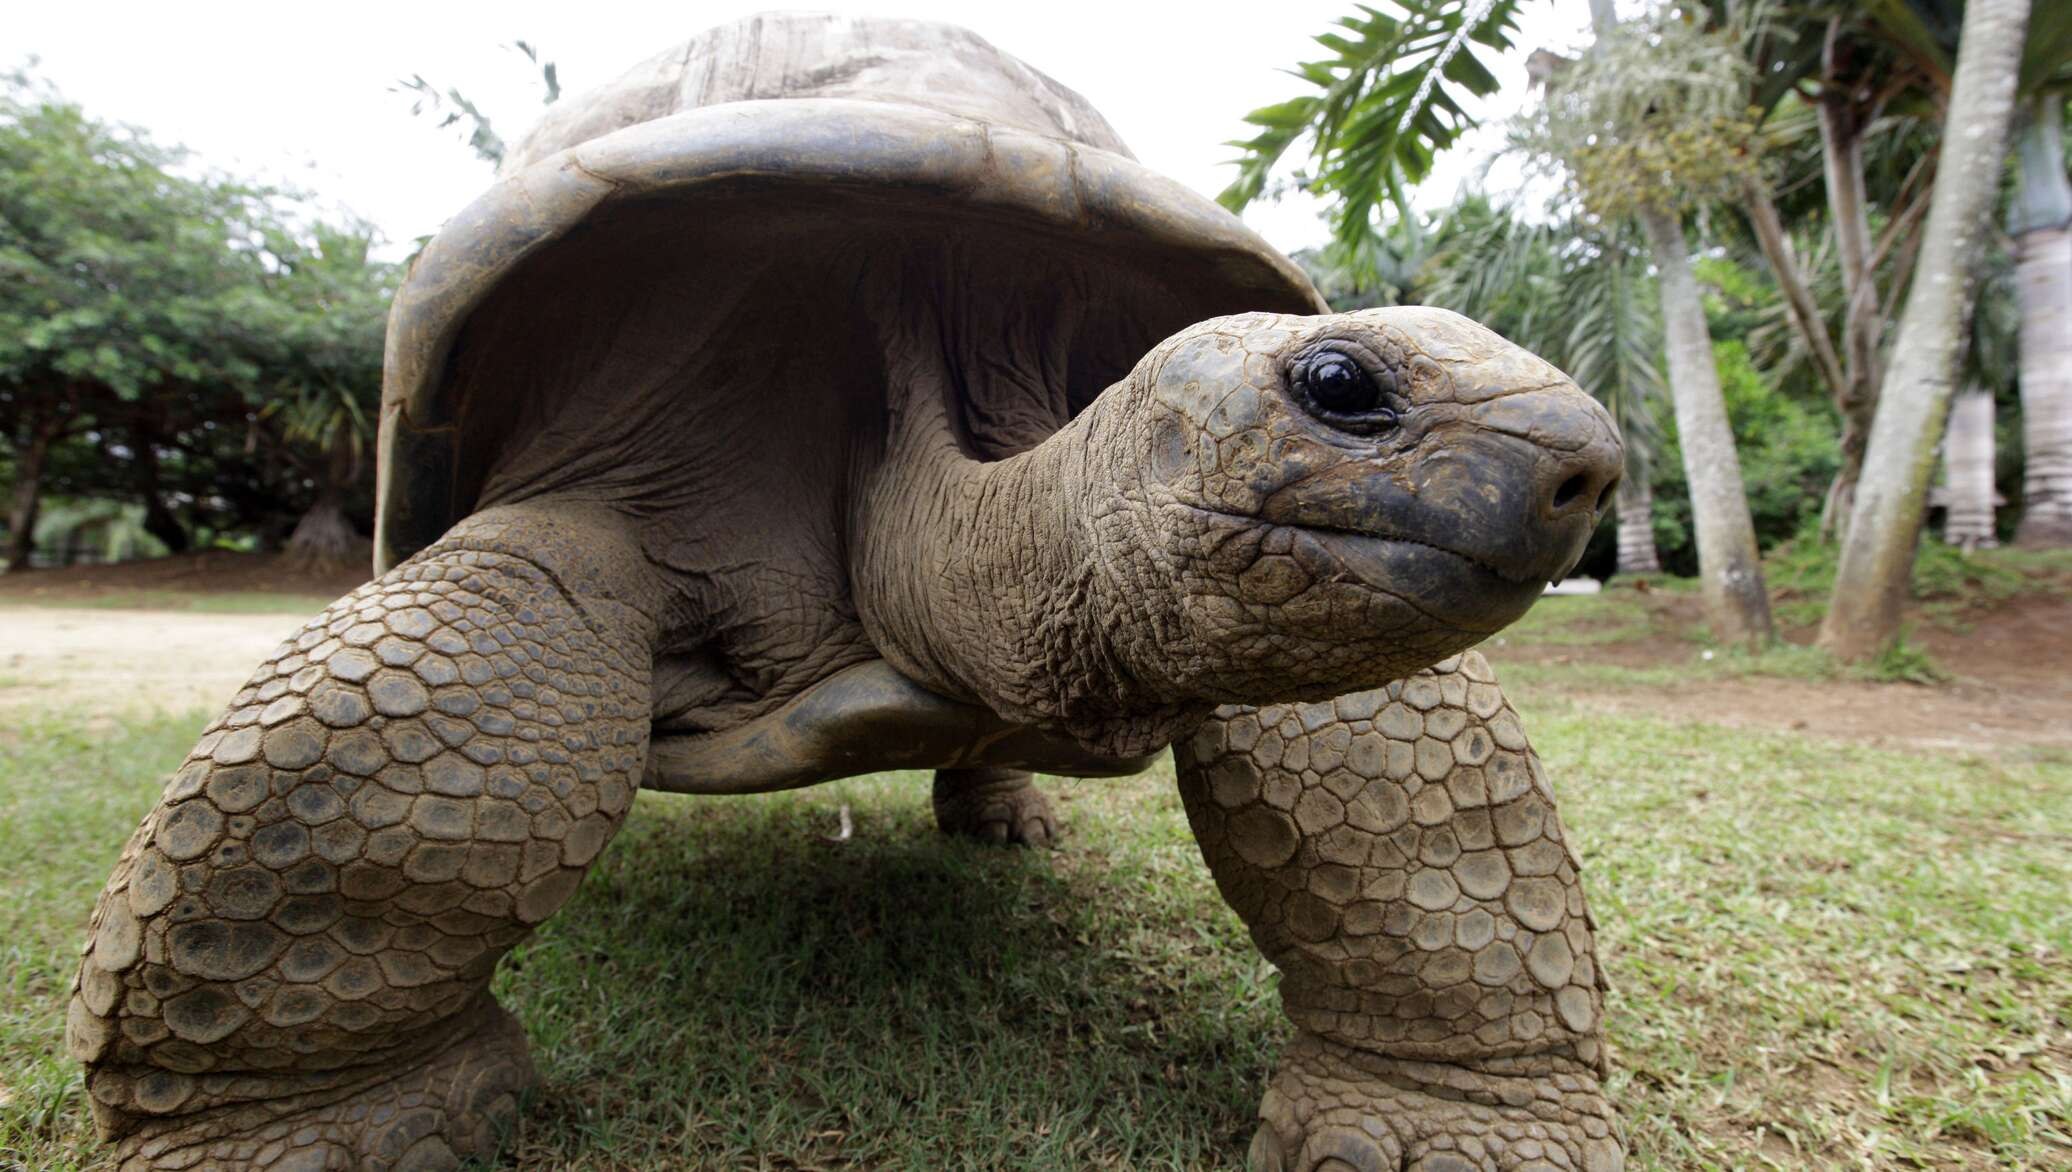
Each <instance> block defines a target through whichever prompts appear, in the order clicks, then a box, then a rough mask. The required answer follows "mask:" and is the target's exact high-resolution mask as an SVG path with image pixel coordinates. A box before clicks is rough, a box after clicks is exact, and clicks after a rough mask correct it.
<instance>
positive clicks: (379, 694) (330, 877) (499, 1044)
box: [67, 529, 653, 1170]
mask: <svg viewBox="0 0 2072 1172" xmlns="http://www.w3.org/2000/svg"><path fill="white" fill-rule="evenodd" d="M553 537H554V532H553V531H550V530H544V529H540V530H529V529H521V530H519V531H518V532H517V533H516V534H515V535H514V536H513V539H512V540H511V541H510V542H508V543H506V544H514V545H517V546H520V547H531V546H534V545H544V544H547V543H548V542H549V541H550V540H551V539H552V538H553ZM652 642H653V636H652V633H651V632H649V631H647V630H644V629H643V624H642V623H641V622H640V621H639V620H638V616H637V615H636V614H635V613H634V612H632V611H630V610H629V609H628V608H626V607H623V606H618V605H616V604H614V603H611V602H610V601H609V600H606V599H599V598H595V597H583V596H580V595H573V594H571V593H569V592H568V591H567V590H565V589H564V588H563V586H562V584H561V581H560V580H558V579H557V578H556V577H553V576H550V575H549V574H548V573H546V572H545V571H543V570H542V569H540V568H539V567H538V566H536V565H534V564H532V563H531V562H529V561H527V560H525V559H524V558H520V557H516V556H512V555H509V554H506V553H499V552H493V551H485V550H476V549H469V548H464V547H462V546H460V545H459V544H457V543H449V544H448V545H447V546H446V547H435V548H434V549H433V550H431V551H427V552H426V553H425V554H424V555H421V556H420V557H418V558H417V559H414V560H412V561H409V562H406V563H404V564H403V565H401V566H398V567H396V568H395V569H394V570H392V571H390V572H389V573H388V574H387V575H385V576H384V577H382V578H381V579H380V580H379V581H377V582H373V583H370V584H369V585H367V586H365V587H362V588H361V589H359V590H357V591H355V592H354V593H352V594H350V595H348V596H347V597H345V598H342V599H340V600H339V601H338V602H336V603H334V604H332V606H331V608H330V609H329V610H327V611H325V612H324V614H323V615H321V616H319V617H318V618H317V619H315V620H313V621H312V622H311V623H310V624H309V625H308V626H307V627H305V628H304V629H303V631H302V632H301V634H300V635H299V637H297V638H294V639H292V640H290V641H289V642H288V643H286V644H283V645H282V647H281V648H280V649H279V650H278V651H276V652H275V653H274V655H273V656H272V657H270V658H269V660H268V661H267V662H266V663H265V664H264V665H262V666H261V667H260V669H259V671H258V672H257V674H255V675H254V676H253V677H252V682H251V683H250V684H249V685H248V686H247V687H246V689H245V690H244V691H243V692H240V693H239V694H238V697H237V699H236V701H235V702H234V704H233V705H232V709H231V711H229V712H228V713H226V714H225V715H224V716H223V717H221V718H220V719H218V720H217V721H216V722H215V723H214V724H212V725H211V726H209V729H208V731H207V732H206V733H205V734H204V735H203V736H202V739H201V743H200V744H198V745H196V746H195V749H194V751H193V752H192V753H191V754H190V755H189V756H188V759H187V763H186V764H185V766H184V767H182V768H181V769H180V770H179V771H178V772H177V773H176V774H174V775H173V778H172V781H171V783H170V784H169V785H168V786H167V788H166V792H165V796H164V799H163V800H162V801H161V802H160V804H159V805H158V807H157V808H156V809H155V810H153V811H152V812H151V813H150V814H148V815H147V816H146V817H145V819H144V823H143V825H142V826H140V827H139V828H138V830H137V833H136V834H135V835H134V836H132V838H131V839H130V843H129V846H128V848H127V849H126V850H125V851H124V852H123V855H122V859H121V861H120V862H119V863H118V864H117V865H116V868H115V873H114V875H113V876H112V877H111V878H110V879H109V881H108V886H107V889H106V890H105V891H104V892H103V893H102V895H101V898H100V902H99V904H98V905H97V906H96V908H95V910H94V915H93V935H92V938H91V940H90V942H89V945H88V948H87V949H86V954H85V956H84V958H83V960H82V962H81V964H80V970H79V978H78V983H77V985H76V987H75V990H74V994H73V998H72V1005H71V1014H70V1019H69V1022H68V1029H67V1039H68V1042H69V1045H70V1047H71V1051H72V1053H73V1055H74V1056H76V1057H77V1058H79V1059H80V1060H82V1061H83V1062H85V1063H86V1066H87V1077H86V1086H87V1091H88V1093H89V1094H90V1095H91V1096H92V1101H93V1110H94V1115H95V1118H96V1120H97V1122H98V1123H99V1126H100V1131H101V1134H102V1136H103V1138H105V1139H107V1140H110V1141H113V1142H115V1143H116V1144H117V1145H118V1146H117V1155H116V1158H117V1160H118V1161H119V1162H120V1164H121V1166H122V1167H123V1168H125V1169H133V1168H137V1169H141V1168H196V1167H205V1168H274V1169H291V1168H292V1169H307V1170H313V1169H346V1168H368V1169H374V1168H405V1167H408V1168H420V1169H431V1168H444V1167H452V1166H455V1165H457V1164H458V1163H460V1162H461V1161H462V1160H464V1159H467V1158H469V1157H485V1156H489V1155H491V1154H492V1153H493V1151H494V1148H495V1145H496V1143H497V1133H498V1131H499V1130H500V1129H502V1128H505V1127H509V1126H511V1125H514V1124H515V1123H516V1121H517V1114H518V1095H519V1094H520V1093H521V1092H522V1091H523V1090H524V1089H525V1088H526V1087H527V1086H528V1085H530V1084H531V1082H532V1081H533V1069H532V1065H531V1063H530V1061H529V1060H528V1059H527V1057H526V1048H525V1035H524V1031H523V1030H521V1029H520V1028H519V1026H518V1023H517V1022H516V1021H515V1020H513V1019H512V1018H511V1016H510V1015H509V1014H508V1013H506V1012H505V1011H504V1010H503V1009H501V1008H500V1007H498V1005H497V1004H496V1002H495V1001H494V1000H493V999H492V998H491V997H490V995H489V989H488V986H489V979H490V974H491V971H492V970H493V969H494V967H495V965H496V962H497V959H498V958H499V957H501V956H502V955H503V954H504V953H505V952H506V951H507V950H509V949H510V948H511V947H512V946H513V945H514V944H516V943H517V942H518V941H519V940H521V939H523V938H524V937H525V936H526V935H527V934H528V933H529V932H530V931H531V930H532V929H533V927H534V926H535V925H537V924H538V923H540V922H541V921H542V920H544V919H546V918H547V917H548V916H549V915H551V914H552V913H553V912H554V910H555V909H556V908H558V907H559V906H560V905H561V904H562V902H563V901H564V900H566V899H567V898H568V897H569V895H570V894H571V893H573V892H574V891H575V888H576V885H577V883H578V882H579V881H580V880H581V878H582V875H583V872H584V870H585V869H586V868H587V867H588V866H589V864H590V862H591V860H592V859H593V858H595V857H596V855H597V853H598V851H599V850H600V849H601V848H602V847H603V846H604V844H605V842H606V840H608V839H609V838H610V837H611V836H612V833H613V832H614V831H615V830H616V829H617V828H618V826H619V823H620V822H621V821H622V820H623V819H624V817H625V815H626V811H627V809H628V808H629V806H630V805H631V803H632V801H633V795H634V790H635V787H636V786H637V784H638V783H639V779H640V776H641V768H642V762H643V758H644V755H645V753H646V749H647V735H648V721H649V715H650V708H651V700H650V693H649V687H648V671H649V668H648V661H649V651H648V648H649V647H650V646H652Z"/></svg>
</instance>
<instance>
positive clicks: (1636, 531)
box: [1618, 475, 1662, 577]
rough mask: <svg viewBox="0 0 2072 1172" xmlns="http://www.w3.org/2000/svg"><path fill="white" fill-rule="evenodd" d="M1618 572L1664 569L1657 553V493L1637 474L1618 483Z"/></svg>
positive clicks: (1638, 573) (1636, 573) (1643, 572)
mask: <svg viewBox="0 0 2072 1172" xmlns="http://www.w3.org/2000/svg"><path fill="white" fill-rule="evenodd" d="M1618 510H1619V563H1618V572H1619V573H1621V574H1631V575H1634V576H1636V577H1644V576H1647V575H1650V574H1659V573H1661V572H1662V558H1661V555H1660V554H1658V553H1656V552H1655V492H1654V490H1653V489H1652V488H1650V487H1648V482H1647V481H1646V480H1645V479H1644V478H1642V477H1638V476H1631V475H1629V476H1627V477H1626V478H1625V479H1624V480H1621V481H1620V482H1619V495H1618Z"/></svg>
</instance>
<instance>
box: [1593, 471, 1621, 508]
mask: <svg viewBox="0 0 2072 1172" xmlns="http://www.w3.org/2000/svg"><path fill="white" fill-rule="evenodd" d="M1618 491H1619V478H1618V477H1616V476H1614V477H1612V478H1611V479H1610V480H1608V481H1605V484H1604V491H1602V492H1600V493H1598V494H1597V511H1598V512H1600V513H1602V512H1604V510H1605V507H1606V506H1608V505H1610V504H1611V503H1612V497H1613V496H1614V495H1615V494H1616V493H1617V492H1618Z"/></svg>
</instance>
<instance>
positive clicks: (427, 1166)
mask: <svg viewBox="0 0 2072 1172" xmlns="http://www.w3.org/2000/svg"><path fill="white" fill-rule="evenodd" d="M454 1024H455V1025H456V1026H459V1027H461V1032H460V1033H459V1034H458V1036H457V1037H456V1038H455V1040H453V1041H451V1042H449V1043H447V1044H445V1045H443V1046H440V1047H439V1048H437V1049H435V1050H433V1051H432V1052H431V1053H430V1054H428V1055H427V1056H426V1057H424V1058H422V1059H420V1060H418V1061H416V1062H403V1063H398V1064H396V1065H394V1066H393V1067H389V1068H384V1069H382V1070H380V1071H379V1072H377V1073H376V1074H374V1075H372V1076H371V1077H370V1078H364V1079H360V1080H358V1081H355V1082H353V1083H350V1084H347V1085H346V1086H344V1087H342V1088H334V1089H331V1090H328V1091H321V1092H311V1091H301V1090H296V1091H291V1093H289V1094H288V1095H286V1096H284V1097H282V1098H279V1099H273V1100H267V1101H261V1102H255V1103H243V1104H239V1105H236V1106H231V1107H223V1108H216V1109H213V1110H206V1111H202V1112H198V1113H196V1114H193V1115H190V1116H185V1117H181V1116H174V1117H170V1118H165V1119H161V1120H155V1121H153V1122H152V1123H151V1124H149V1125H148V1126H147V1127H146V1129H145V1130H142V1131H140V1132H137V1133H135V1134H132V1135H130V1136H129V1137H128V1138H127V1139H125V1140H124V1141H123V1142H122V1144H121V1145H120V1146H119V1148H118V1150H117V1158H118V1163H119V1166H120V1167H121V1169H122V1170H123V1172H138V1170H141V1169H173V1168H180V1169H195V1168H261V1169H268V1170H269V1172H345V1170H354V1172H358V1170H360V1169H367V1170H381V1172H434V1170H437V1169H447V1168H458V1167H460V1166H461V1165H462V1164H463V1163H465V1162H467V1161H469V1160H493V1159H494V1158H495V1156H496V1154H497V1152H498V1150H499V1148H500V1147H501V1146H503V1145H504V1144H505V1143H507V1142H508V1141H509V1139H510V1138H511V1137H512V1136H514V1135H515V1134H516V1131H517V1126H518V1117H519V1096H520V1095H521V1094H523V1093H524V1092H525V1091H526V1090H527V1089H528V1088H529V1087H531V1086H532V1085H533V1083H534V1082H535V1081H536V1078H537V1076H536V1075H535V1074H534V1072H533V1067H532V1060H531V1059H530V1058H529V1057H527V1055H526V1045H525V1031H524V1029H523V1028H522V1027H520V1026H519V1024H518V1021H517V1019H516V1018H513V1017H512V1016H511V1015H510V1014H509V1013H507V1012H505V1011H504V1010H503V1009H502V1008H501V1007H500V1006H498V1005H497V1004H496V1003H495V1002H494V1001H491V1000H490V999H489V998H488V997H486V996H485V997H483V998H482V999H481V1001H479V1002H478V1003H477V1004H476V1006H475V1007H473V1008H471V1009H469V1010H467V1011H466V1012H465V1013H463V1014H462V1017H461V1020H459V1021H456V1022H455V1023H454ZM207 1077H208V1076H202V1078H200V1079H197V1081H198V1082H206V1080H207ZM261 1077H263V1076H248V1077H247V1078H243V1079H240V1082H241V1083H244V1084H245V1085H246V1086H249V1084H250V1082H251V1081H254V1080H256V1079H258V1078H261ZM291 1077H292V1076H291ZM241 1089H243V1088H241Z"/></svg>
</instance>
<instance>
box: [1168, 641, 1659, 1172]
mask: <svg viewBox="0 0 2072 1172" xmlns="http://www.w3.org/2000/svg"><path fill="white" fill-rule="evenodd" d="M1174 755H1175V758H1176V760H1177V761H1178V764H1179V777H1180V793H1181V796H1182V798H1183V800H1184V801H1185V803H1186V806H1187V817H1188V821H1189V823H1190V824H1191V825H1192V826H1193V828H1194V833H1195V836H1196V838H1197V839H1198V840H1199V841H1200V843H1201V848H1202V854H1203V856H1204V857H1205V858H1206V859H1207V860H1208V864H1209V868H1210V870H1211V871H1212V872H1213V873H1214V875H1215V878H1216V885H1217V887H1218V888H1219V889H1220V890H1221V891H1222V893H1223V897H1224V898H1225V899H1226V900H1228V901H1229V903H1230V905H1231V906H1232V907H1233V908H1235V909H1236V910H1237V913H1238V915H1239V916H1240V917H1242V918H1243V919H1244V921H1245V923H1246V925H1247V926H1248V927H1250V929H1251V931H1252V939H1253V940H1254V941H1255V942H1257V944H1258V945H1259V948H1260V950H1261V951H1262V952H1264V953H1265V954H1266V956H1267V957H1268V959H1270V960H1272V961H1273V962H1274V964H1276V965H1277V966H1279V967H1280V969H1281V972H1282V974H1283V978H1282V981H1281V996H1282V1004H1283V1006H1284V1008H1285V1009H1286V1011H1287V1013H1288V1016H1289V1017H1290V1018H1292V1019H1293V1020H1294V1022H1295V1024H1296V1026H1297V1029H1298V1032H1297V1035H1296V1038H1295V1040H1294V1042H1293V1043H1292V1044H1291V1045H1290V1046H1289V1049H1288V1052H1287V1054H1286V1056H1285V1058H1284V1059H1283V1061H1282V1065H1281V1068H1280V1070H1279V1072H1278V1073H1276V1074H1275V1076H1274V1078H1273V1082H1272V1085H1271V1087H1270V1088H1269V1089H1268V1090H1267V1092H1266V1096H1265V1098H1264V1101H1263V1102H1262V1103H1261V1105H1260V1109H1259V1113H1260V1117H1261V1120H1262V1122H1261V1125H1260V1128H1259V1131H1258V1133H1257V1135H1256V1136H1255V1138H1254V1139H1253V1142H1252V1152H1251V1162H1252V1167H1253V1168H1254V1169H1259V1170H1271V1172H1282V1170H1287V1172H1382V1170H1387V1172H1398V1170H1400V1169H1409V1170H1412V1172H1470V1170H1473V1172H1548V1170H1553V1169H1563V1170H1585V1172H1608V1170H1612V1169H1618V1168H1620V1167H1621V1166H1622V1164H1623V1163H1624V1153H1623V1146H1622V1141H1621V1139H1620V1136H1619V1131H1618V1126H1617V1120H1616V1118H1615V1116H1614V1115H1613V1112H1612V1109H1611V1106H1610V1105H1609V1104H1608V1103H1607V1102H1606V1101H1605V1098H1604V1095H1603V1093H1602V1091H1601V1089H1600V1086H1599V1080H1600V1079H1601V1078H1602V1076H1603V1074H1604V1062H1605V1055H1604V1047H1603V1043H1602V1041H1601V1040H1600V1037H1599V1033H1598V1023H1599V1019H1600V1017H1601V1009H1602V1000H1603V999H1602V989H1603V981H1602V977H1601V974H1600V973H1599V971H1598V968H1597V962H1596V957H1595V955H1594V943H1593V939H1592V934H1591V923H1590V917H1589V912H1588V910H1587V908H1586V907H1585V905H1584V902H1583V890H1582V886H1581V884H1580V881H1579V878H1578V874H1577V872H1578V864H1577V860H1576V858H1575V856H1574V855H1573V854H1572V853H1571V852H1570V850H1569V849H1568V847H1567V845H1566V842H1565V839H1564V837H1563V835H1562V831H1561V821H1560V818H1559V817H1558V816H1557V815H1556V814H1555V811H1554V797H1553V793H1552V791H1551V790H1550V789H1549V788H1548V785H1547V780H1546V775H1545V773H1544V772H1543V771H1542V770H1541V768H1540V763H1539V759H1538V758H1537V757H1536V756H1534V755H1533V752H1532V750H1531V748H1530V747H1529V746H1528V745H1527V743H1526V740H1525V735H1524V733H1523V732H1522V731H1521V730H1520V728H1519V724H1518V717H1517V714H1516V713H1514V712H1513V711H1512V710H1511V707H1510V705H1509V704H1508V703H1507V702H1506V701H1505V700H1504V697H1503V693H1502V692H1500V691H1499V690H1498V689H1497V686H1496V679H1495V677H1494V676H1493V675H1492V674H1491V673H1490V671H1489V666H1488V664H1486V663H1484V662H1483V660H1482V657H1481V656H1480V655H1478V654H1476V653H1474V652H1469V653H1468V654H1465V655H1462V656H1457V657H1455V658H1453V659H1449V660H1446V661H1445V662H1443V663H1441V664H1439V665H1438V666H1437V667H1434V668H1431V669H1429V670H1426V671H1423V672H1419V673H1418V674H1417V675H1414V676H1411V677H1410V678H1409V679H1406V680H1401V681H1398V682H1396V683H1393V684H1390V685H1388V686H1387V687H1386V688H1378V689H1375V690H1373V691H1370V692H1359V693H1355V694H1353V695H1349V696H1343V697H1340V698H1339V699H1338V700H1336V701H1327V702H1324V703H1318V704H1292V705H1275V706H1270V707H1265V708H1256V709H1255V708H1247V707H1226V708H1222V709H1219V710H1218V711H1217V712H1216V714H1215V715H1214V716H1213V717H1211V718H1210V720H1209V722H1208V723H1207V724H1206V725H1204V726H1203V727H1202V728H1201V729H1200V730H1199V731H1198V732H1197V734H1196V735H1195V736H1194V737H1193V738H1192V739H1191V740H1188V741H1183V742H1182V743H1181V744H1178V745H1176V746H1174Z"/></svg>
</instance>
